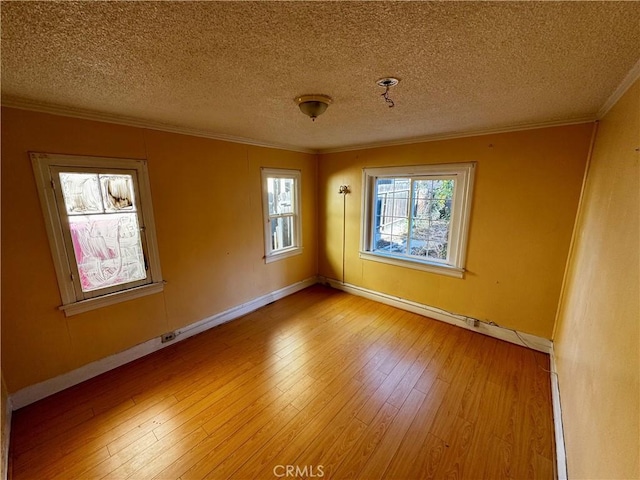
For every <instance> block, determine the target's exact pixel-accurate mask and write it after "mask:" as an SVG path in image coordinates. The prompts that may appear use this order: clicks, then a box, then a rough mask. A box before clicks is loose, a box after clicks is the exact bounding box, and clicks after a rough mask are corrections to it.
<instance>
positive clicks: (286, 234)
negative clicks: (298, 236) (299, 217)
mask: <svg viewBox="0 0 640 480" xmlns="http://www.w3.org/2000/svg"><path fill="white" fill-rule="evenodd" d="M270 223H271V250H273V251H276V250H282V249H283V248H288V247H291V246H293V217H289V216H287V217H278V218H272V219H271V222H270Z"/></svg>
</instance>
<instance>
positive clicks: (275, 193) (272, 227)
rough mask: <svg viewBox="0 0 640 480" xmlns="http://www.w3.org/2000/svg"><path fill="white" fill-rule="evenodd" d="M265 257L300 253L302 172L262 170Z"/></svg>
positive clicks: (280, 256)
mask: <svg viewBox="0 0 640 480" xmlns="http://www.w3.org/2000/svg"><path fill="white" fill-rule="evenodd" d="M262 184H263V204H264V210H265V212H264V216H265V259H266V261H267V262H269V261H271V260H275V259H277V258H284V257H286V256H289V255H292V254H297V253H300V249H301V238H300V206H299V204H300V171H298V170H282V169H267V168H263V169H262Z"/></svg>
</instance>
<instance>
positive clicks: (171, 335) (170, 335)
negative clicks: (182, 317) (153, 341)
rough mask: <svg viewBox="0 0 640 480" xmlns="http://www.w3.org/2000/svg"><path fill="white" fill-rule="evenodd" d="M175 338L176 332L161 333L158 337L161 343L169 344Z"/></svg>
mask: <svg viewBox="0 0 640 480" xmlns="http://www.w3.org/2000/svg"><path fill="white" fill-rule="evenodd" d="M175 338H176V332H169V333H163V334H162V335H161V336H160V339H161V340H162V343H167V342H170V341H171V340H173V339H175Z"/></svg>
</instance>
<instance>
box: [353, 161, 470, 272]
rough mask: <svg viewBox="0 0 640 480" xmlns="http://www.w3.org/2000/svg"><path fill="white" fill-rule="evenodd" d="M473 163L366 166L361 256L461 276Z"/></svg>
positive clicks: (364, 172) (467, 228) (364, 171)
mask: <svg viewBox="0 0 640 480" xmlns="http://www.w3.org/2000/svg"><path fill="white" fill-rule="evenodd" d="M474 172H475V163H455V164H442V165H421V166H409V167H404V166H403V167H382V168H365V169H364V170H363V185H364V189H363V192H364V196H363V208H362V212H363V216H362V238H361V248H360V257H361V258H364V259H367V260H374V261H378V262H383V263H390V264H393V265H401V266H406V267H410V268H416V269H420V270H425V271H430V272H435V273H442V274H445V275H450V276H454V277H458V278H462V276H463V273H464V265H465V254H466V244H467V235H468V230H469V216H470V210H471V197H472V190H473V179H474Z"/></svg>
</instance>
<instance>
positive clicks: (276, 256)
mask: <svg viewBox="0 0 640 480" xmlns="http://www.w3.org/2000/svg"><path fill="white" fill-rule="evenodd" d="M301 253H302V247H293V248H289V249H287V250H282V251H280V252H278V253H272V254H271V255H267V256H266V257H264V263H271V262H276V261H278V260H282V259H283V258H289V257H293V256H294V255H300V254H301Z"/></svg>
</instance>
